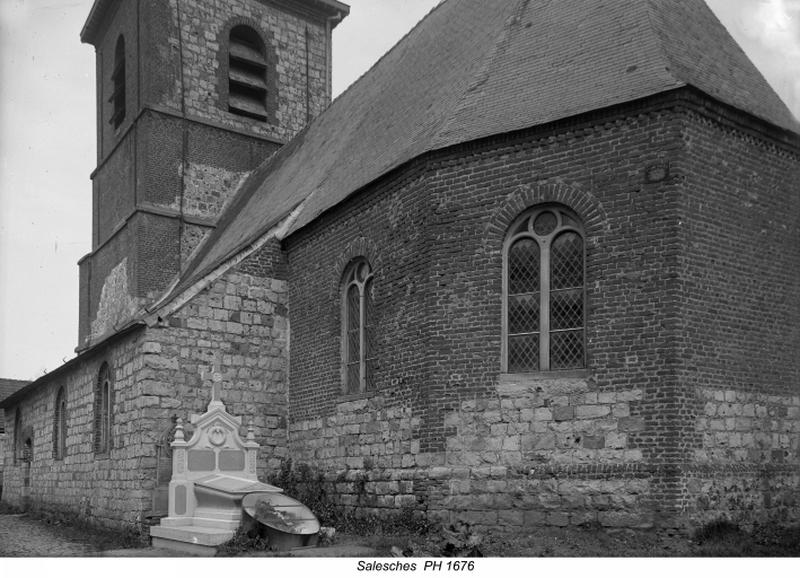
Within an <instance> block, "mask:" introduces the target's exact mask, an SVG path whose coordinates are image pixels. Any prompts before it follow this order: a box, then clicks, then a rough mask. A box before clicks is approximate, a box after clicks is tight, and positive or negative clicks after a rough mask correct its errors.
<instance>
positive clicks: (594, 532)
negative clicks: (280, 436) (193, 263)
mask: <svg viewBox="0 0 800 578" xmlns="http://www.w3.org/2000/svg"><path fill="white" fill-rule="evenodd" d="M168 555H170V553H169V552H165V551H158V550H154V549H152V548H148V547H146V544H145V543H143V542H142V541H140V540H139V539H138V536H132V535H121V534H116V533H112V532H106V531H103V530H98V529H93V528H88V527H85V526H78V525H76V524H75V523H74V522H70V521H63V520H62V521H58V520H54V519H52V518H47V517H44V516H37V515H33V514H24V513H13V512H8V511H6V512H0V557H79V556H80V557H85V556H112V557H134V556H143V557H144V556H148V557H149V556H158V557H162V556H168ZM224 555H234V556H264V555H267V556H270V555H272V556H275V555H285V553H284V554H277V553H271V552H266V551H261V552H253V551H247V550H245V549H241V550H240V551H229V552H227V553H226V554H224ZM294 555H309V556H311V555H313V556H330V557H370V556H414V557H428V556H447V555H451V556H452V555H460V556H464V555H482V556H489V557H492V556H502V557H514V556H525V557H541V556H546V557H613V556H624V557H687V556H705V557H712V556H748V557H758V556H771V557H776V556H793V557H796V556H800V527H795V528H790V529H778V528H773V529H768V528H759V529H756V530H755V531H753V532H751V533H747V532H744V531H742V530H740V529H738V528H737V527H736V526H734V525H732V524H726V523H723V524H715V525H711V526H707V527H706V528H704V529H703V530H702V531H700V532H697V533H695V535H694V536H692V537H689V536H685V535H680V534H675V533H665V532H654V531H646V530H637V531H634V530H607V529H603V528H599V527H587V528H536V529H532V530H531V531H530V532H529V533H525V534H504V535H501V534H481V533H476V532H472V531H471V530H470V529H469V528H466V527H460V528H455V529H450V530H440V531H438V532H433V533H431V534H429V535H428V536H427V537H424V538H423V537H419V536H410V535H394V536H393V535H380V534H378V535H370V536H358V535H353V534H338V535H336V536H335V538H334V540H333V543H332V544H331V545H329V546H328V547H327V548H326V549H319V550H317V551H315V552H306V553H302V552H297V553H295V554H294Z"/></svg>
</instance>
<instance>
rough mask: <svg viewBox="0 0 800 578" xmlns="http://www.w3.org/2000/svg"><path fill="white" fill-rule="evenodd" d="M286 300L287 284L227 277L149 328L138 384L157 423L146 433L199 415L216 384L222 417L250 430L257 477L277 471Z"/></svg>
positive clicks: (282, 452) (281, 452)
mask: <svg viewBox="0 0 800 578" xmlns="http://www.w3.org/2000/svg"><path fill="white" fill-rule="evenodd" d="M286 296H287V288H286V281H285V280H281V279H274V278H273V279H270V278H262V277H257V276H254V275H250V274H242V273H237V272H232V273H229V274H227V275H225V276H224V277H222V278H221V279H219V280H217V281H215V282H214V283H212V284H211V285H210V286H209V287H208V288H207V289H206V290H204V291H203V292H202V293H201V294H199V295H198V296H197V297H195V298H194V299H192V301H191V302H189V303H188V304H187V305H185V306H184V307H182V308H181V309H180V310H179V311H177V312H176V313H175V314H172V315H170V316H169V317H165V318H164V319H163V320H162V322H161V323H160V324H159V326H158V327H153V328H150V329H149V330H148V337H149V339H151V345H150V346H149V347H148V353H147V355H146V356H145V369H144V370H143V372H142V382H141V394H142V396H144V397H145V398H146V399H147V400H148V403H149V404H150V406H151V407H152V417H153V419H154V420H155V421H154V422H152V423H151V424H148V425H147V428H148V430H149V431H151V432H159V431H162V430H163V429H164V427H167V426H168V425H169V423H170V420H171V419H172V417H173V416H176V417H180V418H182V419H183V420H184V422H185V423H189V418H190V416H191V415H192V414H202V413H204V412H205V410H206V406H207V405H208V402H209V401H210V400H211V387H212V385H213V384H214V383H216V390H217V394H218V395H219V397H220V399H222V401H223V402H224V403H225V405H226V407H227V410H228V412H229V413H231V414H233V415H236V416H241V417H243V418H244V423H245V425H246V424H247V423H248V421H249V420H252V422H253V425H254V426H255V432H256V441H257V442H258V443H259V444H260V445H261V453H260V454H259V461H258V472H259V475H260V476H262V477H264V476H266V475H268V474H269V473H270V472H272V471H274V470H276V469H277V468H278V467H279V465H280V462H281V459H283V458H285V457H286V455H287V453H286V404H287V392H286V358H287V351H286V349H287V346H288V320H287V317H286ZM154 441H155V440H154Z"/></svg>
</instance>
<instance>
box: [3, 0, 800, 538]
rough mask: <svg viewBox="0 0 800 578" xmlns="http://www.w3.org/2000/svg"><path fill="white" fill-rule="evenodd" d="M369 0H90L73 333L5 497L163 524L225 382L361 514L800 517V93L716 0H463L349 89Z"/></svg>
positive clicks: (285, 453) (48, 378)
mask: <svg viewBox="0 0 800 578" xmlns="http://www.w3.org/2000/svg"><path fill="white" fill-rule="evenodd" d="M348 12H349V7H348V6H346V5H345V4H342V3H340V2H339V1H337V0H224V1H220V0H170V1H168V2H167V1H164V0H125V1H122V0H96V1H95V3H94V6H93V7H92V9H91V12H90V14H89V17H88V19H87V21H86V24H85V26H84V28H83V30H82V32H81V39H82V41H83V42H85V43H88V44H91V45H93V46H94V47H95V50H96V55H97V139H98V140H97V142H98V147H97V152H98V158H97V169H96V170H95V171H94V173H93V174H92V183H93V185H92V195H93V227H92V250H91V252H90V253H89V254H88V255H86V256H85V257H84V258H83V259H82V260H81V261H80V263H79V267H80V322H79V340H78V347H77V355H76V356H75V357H74V358H73V359H72V360H70V361H68V362H67V363H65V364H64V365H63V366H62V367H60V368H58V369H56V370H55V371H53V372H51V373H49V374H48V375H45V376H43V377H41V378H39V379H37V380H36V381H34V382H32V383H30V384H28V385H25V386H24V387H23V388H22V389H20V390H19V391H17V392H16V393H14V394H12V395H11V396H10V397H7V398H6V399H5V400H3V401H2V402H1V403H0V407H2V409H4V410H5V423H6V432H7V436H8V440H9V443H7V444H6V455H5V463H4V472H3V476H4V479H3V493H2V500H3V501H4V502H8V503H9V504H13V505H18V506H19V505H27V506H30V507H35V508H41V509H49V510H58V511H65V512H72V513H76V514H80V515H82V516H87V517H91V518H92V519H93V520H95V521H96V522H97V523H99V524H105V525H108V526H115V527H120V528H121V527H125V526H131V525H137V524H143V523H144V522H145V521H146V520H147V519H148V518H152V517H153V516H158V515H159V513H160V512H162V511H163V509H164V496H165V489H166V487H167V484H168V482H169V475H170V471H171V470H170V468H171V465H170V464H171V461H170V457H169V451H170V450H169V443H170V441H171V440H172V435H173V430H174V426H175V423H176V420H177V419H178V418H181V419H182V420H184V421H188V416H190V415H191V414H199V413H203V412H204V411H205V408H206V407H207V405H208V403H209V401H210V400H211V396H212V388H213V389H214V390H215V391H216V392H217V395H218V397H219V398H220V399H221V400H222V401H224V403H225V405H226V406H227V408H228V411H230V412H231V413H232V414H234V415H237V416H243V418H244V419H245V422H248V421H250V420H252V424H253V428H254V430H253V431H254V432H255V438H256V440H257V442H258V443H259V444H260V446H261V450H260V454H259V458H258V473H259V475H260V477H261V479H262V480H265V481H269V480H270V479H271V477H272V476H275V475H276V474H277V473H278V471H279V470H280V468H281V466H282V464H286V463H287V460H289V459H291V460H292V463H293V464H295V465H296V466H297V465H300V464H303V465H304V466H307V467H308V468H309V470H310V471H312V472H314V473H315V475H319V476H320V477H321V479H322V480H323V481H324V482H325V484H327V486H326V487H327V488H328V489H329V492H328V494H329V496H330V499H331V500H332V501H333V502H335V503H336V504H338V505H340V506H342V507H344V508H348V509H350V510H352V511H353V512H354V513H355V514H356V515H376V516H379V517H381V516H383V517H391V516H393V515H397V514H399V513H401V512H407V511H412V512H414V513H416V514H417V515H420V516H425V517H427V518H428V519H429V520H431V521H434V522H436V521H442V522H454V521H456V520H462V521H466V522H469V523H472V524H477V525H479V526H483V527H489V528H500V529H508V530H518V529H520V528H523V527H531V526H541V525H555V526H567V525H580V524H588V523H593V524H600V525H603V526H613V527H628V528H642V527H669V528H687V527H692V526H694V525H697V524H701V523H705V522H709V521H713V520H718V519H728V520H732V521H735V522H739V523H744V524H749V523H754V522H759V523H764V522H769V523H778V524H780V523H797V522H798V521H800V357H799V356H798V351H800V194H798V188H797V187H798V183H800V123H798V121H797V120H796V119H795V118H794V117H793V116H792V114H791V113H790V112H789V110H788V109H787V107H786V106H785V105H784V104H783V103H782V102H781V100H780V99H779V97H778V96H777V95H776V94H775V93H774V91H773V90H772V89H771V88H770V86H769V85H768V84H767V82H766V81H765V80H764V78H763V77H762V76H761V74H760V73H759V72H758V71H757V70H756V68H755V67H754V66H753V64H752V63H751V62H750V61H749V60H748V58H747V57H746V56H745V54H744V53H743V51H742V50H741V49H740V48H739V47H738V46H737V45H736V43H735V41H734V40H733V39H732V38H731V37H730V35H729V34H728V32H727V31H726V30H725V28H724V27H723V26H722V24H721V23H720V22H719V21H718V20H717V19H716V17H715V16H714V15H713V13H712V12H711V10H710V9H709V8H708V7H707V6H706V4H705V2H704V1H703V0H636V1H631V0H597V1H593V2H586V1H583V0H558V1H557V2H552V1H545V0H444V1H443V2H442V3H441V4H440V5H439V6H438V7H437V8H435V9H434V10H433V11H432V12H431V13H430V14H429V15H428V16H427V17H426V18H425V19H424V20H422V21H421V22H420V23H419V24H418V25H417V26H416V27H415V28H414V29H413V30H412V31H411V32H409V33H408V34H407V35H406V36H405V37H404V38H403V39H402V40H401V41H400V42H399V43H398V44H397V45H396V46H395V47H394V48H393V49H392V50H390V51H389V52H388V53H387V54H386V55H385V56H383V57H382V58H381V59H380V60H379V61H378V62H377V63H376V64H375V65H374V66H373V67H372V69H371V70H369V71H368V72H367V73H366V74H365V75H364V76H363V77H361V78H360V79H359V80H358V81H357V82H356V83H355V84H353V85H352V86H351V87H350V88H349V89H348V90H347V91H345V92H344V93H343V94H342V95H341V96H339V97H338V98H337V99H336V100H335V101H333V102H331V73H332V71H331V34H332V30H333V29H334V28H335V27H336V26H337V24H338V23H340V22H341V21H342V19H343V18H345V17H347V15H348Z"/></svg>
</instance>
